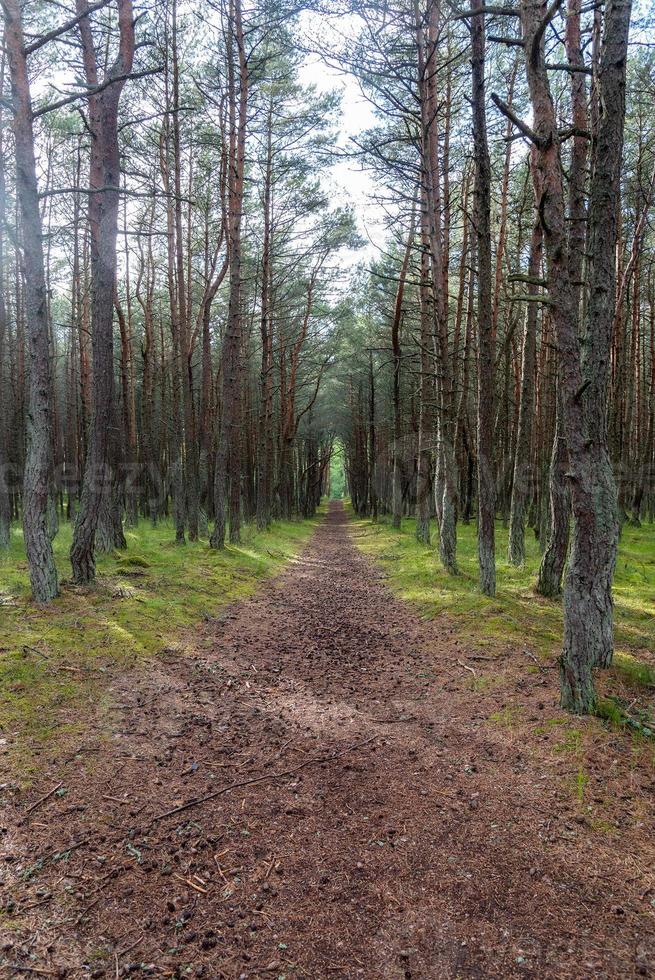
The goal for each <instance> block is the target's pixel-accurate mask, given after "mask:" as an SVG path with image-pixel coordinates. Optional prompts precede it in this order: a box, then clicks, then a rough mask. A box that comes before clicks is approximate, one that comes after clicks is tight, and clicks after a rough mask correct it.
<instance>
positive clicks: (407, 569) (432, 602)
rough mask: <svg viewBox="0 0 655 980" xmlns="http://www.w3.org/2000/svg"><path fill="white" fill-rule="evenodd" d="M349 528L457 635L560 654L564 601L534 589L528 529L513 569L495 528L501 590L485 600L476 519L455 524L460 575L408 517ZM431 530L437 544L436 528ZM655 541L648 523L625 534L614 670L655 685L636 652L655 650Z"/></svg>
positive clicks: (399, 587)
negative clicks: (394, 524)
mask: <svg viewBox="0 0 655 980" xmlns="http://www.w3.org/2000/svg"><path fill="white" fill-rule="evenodd" d="M351 516H352V515H351ZM351 527H352V529H353V537H354V540H355V543H356V544H357V546H358V547H359V548H360V549H361V550H362V551H363V552H364V553H365V554H367V555H370V557H371V558H373V559H375V560H376V561H378V562H379V563H380V564H381V565H382V566H383V568H384V569H385V571H386V573H387V576H388V579H389V584H390V586H391V587H392V589H393V590H394V591H395V592H396V593H397V594H398V595H400V596H402V597H403V598H404V599H407V600H409V601H410V602H412V603H414V604H415V605H416V606H417V608H418V609H419V610H420V612H421V613H422V615H423V616H424V617H426V618H430V619H436V618H438V617H439V616H442V615H444V616H447V617H448V619H450V620H452V621H453V622H454V623H455V625H456V627H457V632H458V635H462V636H463V637H464V638H467V639H470V640H471V641H473V642H475V643H476V644H477V645H480V646H486V647H487V648H489V649H491V650H492V651H493V650H494V649H499V648H501V647H506V646H507V645H508V644H511V645H512V646H522V647H524V648H526V649H528V650H529V651H530V652H531V653H533V654H534V655H535V656H537V657H538V658H540V659H541V658H552V657H554V656H556V655H558V653H559V650H560V647H561V642H562V607H561V602H560V601H559V600H551V599H545V598H543V597H542V596H539V595H537V594H536V593H535V591H534V583H535V580H536V576H537V571H538V568H539V562H540V560H541V553H540V550H539V545H538V542H537V541H536V540H535V538H534V535H533V534H532V532H531V531H528V533H527V534H526V541H525V543H526V560H525V564H524V565H523V566H522V567H521V568H515V567H514V566H513V565H509V564H508V562H507V560H506V554H507V529H506V528H504V527H503V526H502V525H501V524H500V523H499V524H498V525H497V527H496V555H497V595H496V597H495V598H494V599H488V598H486V597H485V596H483V595H481V594H480V591H479V589H478V558H477V540H476V528H475V525H474V524H470V525H468V526H467V525H463V524H460V525H459V526H458V528H457V558H458V563H459V567H460V572H461V574H460V575H457V576H451V575H448V574H447V573H446V572H445V571H444V570H443V568H442V567H441V564H440V562H439V556H438V553H437V550H436V547H432V548H426V547H424V546H423V545H419V544H418V543H417V541H416V539H415V537H414V527H415V522H414V521H413V520H411V519H405V520H404V521H403V528H402V530H401V531H395V530H393V528H391V526H390V524H389V523H388V522H387V521H385V519H380V520H379V521H378V522H377V523H376V524H373V523H372V522H371V521H368V520H360V519H358V518H355V517H354V516H353V517H352V524H351ZM433 530H434V534H435V544H436V530H435V529H434V526H433ZM654 540H655V529H654V528H653V527H652V526H651V525H644V526H643V527H641V528H638V529H633V528H631V529H629V530H626V531H625V532H624V535H623V537H622V539H621V543H620V547H619V559H618V563H617V569H616V578H615V587H614V597H615V624H616V644H617V655H616V658H615V666H614V668H613V670H614V671H615V673H616V674H617V676H620V677H621V678H622V679H623V680H629V681H630V682H631V683H634V684H639V685H644V684H648V685H655V668H652V667H650V666H649V665H648V664H645V663H644V662H643V660H639V656H638V653H639V651H640V650H644V649H650V650H655V546H654V544H653V541H654ZM527 666H528V664H526V669H527ZM533 666H534V665H533Z"/></svg>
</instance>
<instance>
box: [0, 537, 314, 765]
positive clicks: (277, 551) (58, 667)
mask: <svg viewBox="0 0 655 980" xmlns="http://www.w3.org/2000/svg"><path fill="white" fill-rule="evenodd" d="M314 527H315V522H312V521H305V522H285V523H282V522H280V523H276V524H274V525H273V527H272V529H271V531H270V532H268V533H264V534H257V533H255V531H254V529H253V528H250V527H246V528H244V533H243V535H242V537H243V544H242V545H241V546H240V547H238V548H237V547H229V548H226V549H225V550H224V551H221V552H218V551H213V550H211V549H210V548H209V546H208V545H207V543H206V542H204V541H200V542H197V543H195V544H187V545H186V546H184V547H177V546H176V545H175V543H174V537H175V534H174V529H173V527H172V525H169V524H168V523H165V522H164V523H162V524H160V525H159V526H158V527H156V528H153V527H152V526H151V525H150V524H149V523H148V522H146V521H143V522H141V523H140V524H139V526H138V528H135V529H132V530H130V529H127V530H126V538H127V542H128V550H127V551H124V552H118V551H117V552H114V553H113V554H112V555H105V556H99V561H98V582H97V586H96V587H95V588H79V587H74V586H72V585H70V584H69V583H68V582H67V581H66V578H65V576H67V575H69V574H70V566H69V564H68V549H69V547H70V541H71V530H70V526H69V525H65V526H64V527H62V530H61V531H60V533H59V534H58V535H57V538H56V539H55V553H56V558H57V564H58V566H59V573H60V576H61V577H62V579H63V581H62V588H61V595H60V597H59V598H58V599H57V600H55V602H54V603H52V604H50V605H49V606H48V607H39V606H37V605H35V604H34V603H33V602H32V601H31V599H30V595H29V582H28V576H27V563H26V561H25V555H24V549H23V541H22V534H21V533H20V532H19V531H18V530H14V533H13V538H12V546H11V548H10V550H9V551H8V552H7V553H6V554H4V555H3V556H2V558H1V559H0V754H3V755H5V754H7V753H9V754H10V755H12V756H15V757H16V759H15V765H14V766H13V767H12V768H13V771H14V772H15V773H17V774H18V775H19V778H20V779H23V780H25V781H27V782H29V780H30V778H31V776H32V775H33V774H34V773H35V772H37V771H38V769H39V760H38V757H39V755H40V753H41V749H42V746H43V745H44V744H45V743H46V742H47V744H48V746H49V751H50V752H52V748H53V739H54V738H55V737H56V738H57V740H58V742H59V743H60V744H61V745H62V747H63V746H65V744H66V741H67V739H66V736H67V735H74V734H76V733H79V731H80V730H81V729H82V728H83V726H84V724H85V718H86V710H87V709H88V708H89V707H90V706H91V705H95V706H96V707H99V708H100V710H101V712H102V710H103V708H104V709H106V708H108V706H109V705H110V704H111V696H110V695H109V693H108V686H109V684H110V678H111V676H112V672H113V670H114V668H118V669H124V670H128V669H130V668H131V667H132V666H134V665H135V664H136V663H137V662H138V661H140V660H142V659H143V658H146V657H150V656H156V655H157V654H158V653H159V652H161V651H166V650H170V648H171V647H175V645H176V644H177V643H178V642H179V638H180V634H181V631H182V630H183V629H184V628H186V627H189V626H191V625H193V624H195V623H197V622H199V621H200V620H202V619H203V618H204V617H208V616H215V615H216V614H217V613H219V612H220V610H221V609H223V608H224V607H225V606H226V605H228V604H229V603H231V602H233V601H235V600H237V599H242V598H245V597H246V596H249V595H251V594H252V593H253V592H254V590H255V588H256V587H257V584H258V582H259V581H260V580H261V579H262V578H264V577H266V576H269V575H271V574H274V573H275V572H277V571H279V569H280V568H281V567H282V565H283V564H284V563H285V562H286V561H288V560H289V559H290V558H291V557H293V556H294V555H295V554H296V553H297V552H298V551H299V550H300V549H301V548H302V546H303V545H304V544H305V542H306V541H307V540H308V539H309V537H310V535H311V533H312V531H313V529H314ZM182 650H183V647H180V652H182Z"/></svg>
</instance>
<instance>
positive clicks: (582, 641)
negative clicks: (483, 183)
mask: <svg viewBox="0 0 655 980" xmlns="http://www.w3.org/2000/svg"><path fill="white" fill-rule="evenodd" d="M545 18H546V9H545V4H543V5H542V4H539V5H536V6H533V5H532V4H530V3H529V2H528V0H523V3H522V6H521V23H522V28H523V41H524V53H525V65H526V74H527V80H528V86H529V90H530V97H531V102H532V108H533V118H534V131H535V135H536V141H537V142H536V150H535V166H534V168H533V170H534V176H535V180H534V183H535V194H536V195H537V199H538V212H539V217H540V221H541V227H542V231H543V234H544V244H545V251H546V257H547V265H548V291H549V302H550V310H551V314H552V319H553V325H554V328H555V333H556V337H557V344H558V353H559V377H560V381H561V386H562V404H563V422H564V432H565V436H566V442H567V447H568V454H569V472H568V478H569V482H570V485H571V499H572V506H573V516H574V531H573V541H572V548H571V556H570V560H569V568H568V573H567V577H566V584H565V590H564V649H563V652H562V658H561V677H560V680H561V700H562V706H563V707H565V708H567V709H569V710H571V711H574V712H578V713H586V712H589V711H593V709H594V707H595V702H596V696H595V690H594V684H593V676H592V670H593V667H594V666H597V665H598V664H599V663H601V662H604V661H606V660H607V653H608V647H609V651H611V647H612V595H611V581H612V573H613V568H614V560H613V556H614V555H615V552H616V543H617V540H618V521H617V519H616V494H615V492H614V488H613V479H612V475H611V468H610V467H609V457H608V453H607V429H606V418H605V407H606V406H605V389H606V387H607V363H608V359H609V351H610V341H611V337H610V335H609V328H607V329H605V328H606V325H607V317H605V319H603V317H602V313H601V311H600V309H599V308H598V295H599V294H601V293H602V294H603V295H604V297H605V300H607V292H606V291H607V290H608V289H610V290H611V289H612V288H613V287H612V286H611V284H610V279H611V280H612V282H613V278H614V272H615V269H614V268H613V266H612V262H613V258H611V257H609V256H608V255H607V251H608V250H607V249H606V248H603V243H602V240H601V239H600V238H599V237H598V236H599V233H600V224H601V221H602V223H603V231H602V234H603V235H605V236H606V237H607V240H609V241H611V247H610V249H609V252H610V253H611V256H613V255H614V243H615V236H614V237H612V235H611V234H610V232H611V230H612V229H615V228H616V224H615V221H616V216H615V210H616V205H617V203H618V168H619V164H620V160H621V150H622V133H623V119H624V114H625V106H624V103H623V96H624V85H625V61H626V55H627V38H628V27H629V21H630V4H629V3H625V2H624V0H611V2H610V3H609V5H608V7H607V9H606V15H605V36H604V41H603V49H604V50H603V55H602V58H601V64H602V66H604V68H603V69H602V70H601V77H600V80H599V81H600V86H601V96H602V98H601V102H602V104H603V106H604V108H605V115H604V118H603V119H601V122H600V124H599V146H602V153H600V152H599V153H597V154H596V159H595V166H596V168H597V172H595V173H594V177H593V180H592V211H594V214H593V216H592V218H591V225H592V233H591V235H590V245H591V249H588V251H591V253H592V256H591V261H592V262H593V267H592V274H591V277H590V278H591V283H592V290H591V293H592V295H591V296H590V302H589V306H590V313H589V318H588V323H590V324H593V325H594V327H595V330H594V332H593V334H592V333H591V332H588V335H587V345H586V347H587V354H586V357H585V363H584V367H583V360H582V354H581V350H580V338H579V331H578V315H577V314H578V310H577V308H576V293H575V289H574V284H573V283H572V282H571V278H570V268H569V265H568V242H567V229H566V208H565V200H564V183H563V170H562V160H561V144H560V137H559V133H558V121H557V116H556V113H555V108H554V104H553V101H552V96H551V91H550V85H549V81H548V74H547V69H546V64H545V54H544V33H545V30H544V27H545V25H547V22H548V21H547V19H545ZM607 112H611V114H612V115H613V116H614V117H616V116H619V117H620V118H619V119H618V120H617V119H616V118H613V119H612V120H608V118H607ZM601 157H602V159H601ZM594 187H595V193H594ZM601 189H602V192H603V193H602V198H601V194H600V191H601ZM594 253H597V254H594ZM601 266H602V267H603V268H604V272H605V279H604V282H603V283H601V282H600V281H599V271H600V267H601ZM608 272H609V273H611V275H608ZM595 292H596V293H597V294H598V295H597V296H596V297H595V298H594V293H595ZM592 300H593V302H592ZM612 309H613V306H612V304H611V303H610V304H608V310H609V319H610V326H611V311H612ZM586 388H590V389H591V392H590V394H588V395H587V397H586V398H583V395H584V393H585V389H586ZM594 414H595V417H594V418H591V417H590V416H591V415H594Z"/></svg>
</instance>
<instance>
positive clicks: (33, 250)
mask: <svg viewBox="0 0 655 980" xmlns="http://www.w3.org/2000/svg"><path fill="white" fill-rule="evenodd" d="M2 9H3V14H4V20H5V47H6V52H7V58H8V62H9V73H10V76H11V91H12V104H13V113H14V126H13V128H14V152H15V157H16V186H17V192H18V200H19V205H20V214H21V225H22V235H23V251H24V263H23V273H24V282H25V307H26V310H25V312H26V321H27V339H28V356H29V394H28V407H27V452H26V458H25V469H24V476H23V531H24V535H25V547H26V551H27V562H28V566H29V573H30V582H31V585H32V593H33V595H34V598H35V599H36V601H37V602H49V601H50V600H52V599H54V598H55V596H57V594H58V591H59V590H58V579H57V567H56V565H55V559H54V554H53V550H52V541H51V539H50V534H49V527H48V497H49V488H50V481H51V477H52V466H53V432H52V398H53V387H52V368H51V364H50V350H49V329H48V305H47V296H46V280H45V269H44V260H43V234H42V226H41V211H40V208H39V190H38V185H37V178H36V162H35V156H34V131H33V125H32V99H31V93H30V83H29V77H28V72H27V62H26V58H25V41H24V36H23V24H22V18H21V10H20V5H19V0H2Z"/></svg>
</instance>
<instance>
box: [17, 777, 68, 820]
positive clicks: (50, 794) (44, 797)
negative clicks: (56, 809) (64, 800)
mask: <svg viewBox="0 0 655 980" xmlns="http://www.w3.org/2000/svg"><path fill="white" fill-rule="evenodd" d="M63 785H64V784H63V783H57V785H56V786H53V787H52V789H51V790H50V792H49V793H46V795H45V796H42V797H41V799H40V800H37V801H36V803H33V804H32V806H28V808H27V810H26V811H25V817H24V818H23V819H26V818H27V816H28V815H29V814H30V813H32V812H33V811H34V810H36V808H37V806H41V804H42V803H45V801H46V800H49V799H50V797H51V796H54V795H55V793H56V792H57V790H58V789H61V787H62V786H63Z"/></svg>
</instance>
